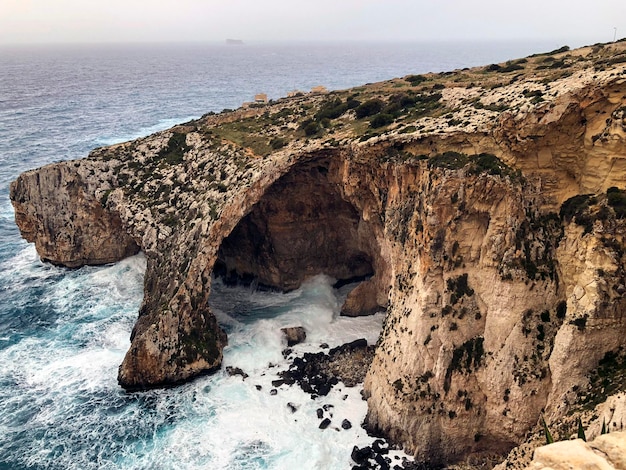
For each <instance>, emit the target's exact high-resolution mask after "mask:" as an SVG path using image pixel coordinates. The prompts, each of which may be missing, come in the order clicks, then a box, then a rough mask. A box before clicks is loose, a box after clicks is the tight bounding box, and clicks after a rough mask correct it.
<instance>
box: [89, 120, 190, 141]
mask: <svg viewBox="0 0 626 470" xmlns="http://www.w3.org/2000/svg"><path fill="white" fill-rule="evenodd" d="M196 118H197V116H187V117H181V118H170V119H161V120H159V121H158V122H157V123H156V124H154V125H152V126H147V127H142V128H140V129H138V130H137V131H135V132H132V133H127V134H121V135H116V136H111V137H101V138H99V139H96V141H95V143H96V145H101V146H107V145H115V144H119V143H121V142H127V141H129V140H133V139H137V138H139V137H145V136H147V135H150V134H154V133H155V132H159V131H164V130H165V129H169V128H170V127H173V126H176V125H178V124H181V123H184V122H188V121H191V120H192V119H196Z"/></svg>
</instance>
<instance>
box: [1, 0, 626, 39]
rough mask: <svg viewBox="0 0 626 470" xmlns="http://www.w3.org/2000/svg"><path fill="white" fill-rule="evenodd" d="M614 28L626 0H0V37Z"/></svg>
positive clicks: (471, 35)
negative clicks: (313, 0)
mask: <svg viewBox="0 0 626 470" xmlns="http://www.w3.org/2000/svg"><path fill="white" fill-rule="evenodd" d="M615 28H616V29H615ZM615 33H617V34H616V35H617V38H618V39H619V38H623V37H626V0H556V1H552V0H524V1H517V0H516V1H506V0H431V1H426V0H317V1H315V2H312V1H303V0H0V44H22V43H68V42H69V43H101V42H192V41H193V42H196V41H200V42H216V41H219V42H224V40H225V39H226V38H232V39H241V40H243V41H244V42H263V41H446V40H451V41H458V40H465V41H480V40H518V39H537V40H544V39H555V40H562V41H565V42H567V43H568V44H569V45H570V46H572V47H574V46H579V45H583V44H591V43H596V42H609V41H612V40H613V37H614V34H615ZM565 42H564V43H565Z"/></svg>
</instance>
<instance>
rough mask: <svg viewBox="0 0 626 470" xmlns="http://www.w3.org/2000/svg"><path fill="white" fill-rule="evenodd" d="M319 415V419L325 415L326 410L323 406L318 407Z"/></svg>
mask: <svg viewBox="0 0 626 470" xmlns="http://www.w3.org/2000/svg"><path fill="white" fill-rule="evenodd" d="M317 417H318V419H322V418H323V417H324V410H323V409H321V408H318V409H317Z"/></svg>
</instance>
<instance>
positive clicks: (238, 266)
mask: <svg viewBox="0 0 626 470" xmlns="http://www.w3.org/2000/svg"><path fill="white" fill-rule="evenodd" d="M330 176H331V171H330V170H329V164H328V162H327V161H324V160H317V161H313V162H308V163H304V164H300V165H297V166H295V167H294V168H292V170H291V171H290V172H289V173H287V174H286V175H284V176H282V177H281V178H279V179H278V180H277V181H276V182H275V183H274V184H273V185H272V186H271V187H270V188H269V189H268V190H267V191H266V193H265V194H264V195H263V197H262V198H261V200H260V201H259V202H258V203H257V204H256V205H255V206H254V207H253V209H252V211H251V212H250V213H249V214H248V215H246V216H245V217H244V218H243V219H242V220H241V221H240V222H239V224H238V225H237V226H236V227H235V228H234V229H233V231H232V232H231V233H230V235H229V236H228V237H227V238H226V239H224V241H223V242H222V245H221V247H220V250H219V252H218V260H217V262H216V263H215V266H214V273H215V275H216V276H218V277H221V278H222V279H223V280H224V282H226V283H227V284H237V283H239V284H251V283H256V284H257V285H258V286H259V287H261V288H270V289H278V290H282V291H290V290H293V289H297V288H298V287H299V286H300V285H301V284H302V282H303V281H304V280H305V279H307V278H308V277H311V276H314V275H316V274H320V273H324V274H327V275H329V276H331V277H333V278H335V279H336V280H337V284H336V285H342V284H345V283H348V282H354V281H364V280H366V279H369V278H371V277H372V276H374V275H375V272H376V259H377V256H376V251H377V250H378V246H377V242H376V240H375V237H374V235H373V232H372V229H371V226H370V224H369V223H367V222H366V221H364V220H363V219H362V217H361V214H360V213H359V212H358V210H357V209H356V208H355V207H354V206H353V205H352V204H350V203H349V202H347V201H346V200H344V199H343V198H342V196H341V192H340V188H339V186H338V185H337V184H335V183H333V182H332V178H331V177H330ZM376 298H377V293H376V284H375V283H373V282H370V281H365V282H362V283H361V284H360V285H359V286H358V287H357V288H356V289H354V290H353V291H352V292H351V294H350V295H349V296H348V299H347V300H346V304H344V308H343V309H342V314H346V315H351V316H356V315H368V314H372V313H375V312H376V311H379V310H381V309H383V306H382V305H379V302H377V301H376Z"/></svg>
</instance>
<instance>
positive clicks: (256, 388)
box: [255, 385, 263, 391]
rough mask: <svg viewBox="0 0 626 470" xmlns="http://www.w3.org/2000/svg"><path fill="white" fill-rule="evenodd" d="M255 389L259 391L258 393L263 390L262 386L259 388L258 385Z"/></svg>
mask: <svg viewBox="0 0 626 470" xmlns="http://www.w3.org/2000/svg"><path fill="white" fill-rule="evenodd" d="M255 387H256V389H257V390H259V391H260V390H263V387H262V386H260V385H255Z"/></svg>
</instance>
